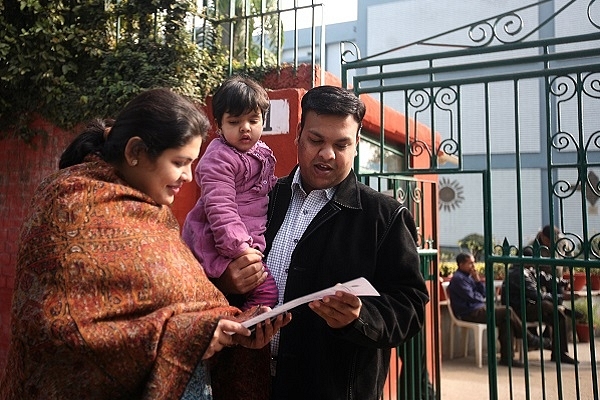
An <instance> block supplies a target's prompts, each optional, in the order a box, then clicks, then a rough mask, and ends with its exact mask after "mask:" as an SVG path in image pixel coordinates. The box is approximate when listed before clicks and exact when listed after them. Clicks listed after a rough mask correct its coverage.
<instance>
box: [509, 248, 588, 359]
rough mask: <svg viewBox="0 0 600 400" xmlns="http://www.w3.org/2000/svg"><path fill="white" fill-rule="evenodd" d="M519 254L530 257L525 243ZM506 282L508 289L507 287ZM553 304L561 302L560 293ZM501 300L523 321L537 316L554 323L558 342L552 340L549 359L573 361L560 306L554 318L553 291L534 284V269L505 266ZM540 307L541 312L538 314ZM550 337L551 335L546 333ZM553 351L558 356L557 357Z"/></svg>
mask: <svg viewBox="0 0 600 400" xmlns="http://www.w3.org/2000/svg"><path fill="white" fill-rule="evenodd" d="M523 255H524V256H528V257H531V256H532V255H533V251H532V250H531V248H529V247H526V248H525V249H524V250H523ZM507 282H508V290H507ZM522 291H524V292H525V294H524V295H525V304H521V297H522ZM557 300H559V301H558V302H557V304H560V303H562V297H561V298H560V299H557ZM501 301H502V304H507V303H508V305H510V307H511V308H512V309H513V310H515V312H516V313H517V314H518V315H519V317H520V318H521V319H525V320H526V321H528V322H529V321H539V320H540V319H541V320H542V322H544V323H545V324H546V325H547V326H550V327H555V326H557V325H558V339H559V340H558V343H557V344H556V343H552V346H551V347H550V348H551V349H552V355H551V357H550V359H551V360H552V361H557V360H560V362H561V363H562V364H577V363H578V362H577V361H576V360H574V359H573V358H572V357H570V356H569V355H568V354H567V353H568V346H567V323H566V317H565V313H564V310H563V309H562V308H559V309H558V310H557V312H558V321H555V320H554V299H553V294H552V293H550V292H546V291H544V290H542V288H541V287H540V286H538V280H537V277H536V271H535V269H534V268H532V267H531V266H529V265H525V266H523V265H522V264H514V265H512V266H511V267H510V268H509V270H508V276H507V278H506V280H505V281H504V283H503V286H502V296H501ZM540 309H541V314H540V312H539V311H540ZM550 337H551V338H552V340H554V335H550ZM557 353H558V354H559V356H558V357H557Z"/></svg>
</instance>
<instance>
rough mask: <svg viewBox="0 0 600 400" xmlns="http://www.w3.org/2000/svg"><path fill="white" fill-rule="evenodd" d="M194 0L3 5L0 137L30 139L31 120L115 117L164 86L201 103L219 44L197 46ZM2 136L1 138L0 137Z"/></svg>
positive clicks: (218, 70)
mask: <svg viewBox="0 0 600 400" xmlns="http://www.w3.org/2000/svg"><path fill="white" fill-rule="evenodd" d="M195 7H196V2H195V1H191V0H161V1H160V2H159V1H133V0H122V1H119V2H111V1H98V0H70V1H60V0H59V1H51V2H49V1H46V0H5V1H4V2H2V3H0V36H1V37H2V42H1V43H0V132H2V135H4V136H3V137H6V136H7V135H9V134H10V135H14V136H17V137H19V138H21V139H23V140H26V141H29V140H31V139H32V138H33V137H34V136H35V135H37V134H39V133H40V132H38V131H31V130H30V129H29V128H28V127H29V124H30V122H31V121H32V120H33V119H34V118H35V117H37V116H41V117H43V118H44V119H46V120H48V121H50V122H52V123H54V124H56V125H57V126H59V127H62V128H66V129H69V128H71V127H73V126H74V125H76V124H78V123H80V122H82V121H85V120H87V119H89V118H92V117H97V116H114V114H115V113H116V112H117V111H118V110H119V109H121V108H122V107H123V105H124V104H125V103H126V102H127V101H128V100H129V99H130V98H132V97H133V96H134V95H135V94H137V93H139V92H140V91H142V90H144V89H147V88H151V87H157V86H168V87H171V88H173V89H174V90H176V91H178V92H180V93H182V94H184V95H187V96H189V97H191V98H193V99H195V100H197V101H199V102H203V101H204V99H205V98H206V96H207V95H208V94H209V93H210V92H211V91H212V90H213V88H214V87H216V86H217V85H218V84H219V83H220V82H221V81H222V79H223V78H224V77H225V75H226V65H227V60H226V54H224V53H223V52H221V51H220V48H219V47H214V48H201V47H199V46H197V45H196V43H195V42H194V40H193V37H192V35H191V33H190V27H189V26H188V25H187V24H188V22H189V18H188V17H189V16H191V15H193V14H194V13H196V12H197V10H196V9H195ZM1 138H2V137H0V139H1Z"/></svg>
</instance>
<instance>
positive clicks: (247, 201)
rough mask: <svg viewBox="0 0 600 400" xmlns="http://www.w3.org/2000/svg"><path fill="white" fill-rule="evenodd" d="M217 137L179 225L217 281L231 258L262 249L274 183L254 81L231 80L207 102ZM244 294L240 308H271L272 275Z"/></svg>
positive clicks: (262, 97)
mask: <svg viewBox="0 0 600 400" xmlns="http://www.w3.org/2000/svg"><path fill="white" fill-rule="evenodd" d="M212 106H213V116H214V118H215V123H216V124H217V126H218V131H217V133H218V135H219V137H218V138H216V139H214V140H213V141H212V142H211V143H210V144H209V145H208V148H207V149H206V152H205V154H204V155H203V156H202V158H201V159H200V161H199V162H198V165H197V167H196V171H195V177H196V182H198V185H199V186H200V188H201V191H202V192H201V196H200V198H199V199H198V202H197V203H196V205H195V206H194V208H193V209H192V210H191V211H190V212H189V214H188V215H187V217H186V220H185V222H184V225H183V230H182V237H183V240H184V241H185V242H186V243H187V244H188V246H190V248H191V249H192V252H193V253H194V254H195V255H196V257H197V258H198V260H199V261H200V263H201V264H202V266H203V267H204V270H205V271H206V274H207V275H208V276H209V277H211V278H218V277H220V276H221V274H222V273H223V272H224V271H225V269H226V268H227V266H228V264H229V263H230V262H231V261H232V260H233V259H235V258H238V257H240V256H242V255H244V254H247V253H250V252H252V251H253V250H252V249H258V250H259V251H261V252H263V251H264V250H265V238H264V235H263V234H264V232H265V227H266V222H267V206H268V203H269V199H268V194H269V191H270V190H271V189H272V188H273V186H274V185H275V182H276V181H277V178H276V177H275V156H274V155H273V152H272V151H271V149H270V148H269V147H268V146H267V145H266V144H265V143H264V142H262V141H261V140H260V137H261V135H262V130H263V121H264V117H265V114H266V112H267V111H268V109H269V97H268V95H267V92H266V91H265V89H264V88H263V87H262V86H260V85H259V84H258V83H256V82H255V81H253V80H252V79H249V78H247V77H243V76H232V77H230V78H229V79H227V80H226V81H225V82H223V84H222V85H221V86H220V87H219V88H218V89H217V91H216V92H215V94H214V96H213V99H212ZM265 270H266V272H267V274H268V277H267V280H266V281H265V282H264V283H263V284H261V285H260V286H258V287H257V288H255V289H254V290H253V291H252V292H250V293H248V294H247V295H246V298H245V303H244V304H243V306H242V307H241V308H242V309H243V310H246V309H249V308H251V307H253V306H255V305H263V306H269V307H273V306H274V305H275V304H276V303H277V298H278V292H277V286H276V284H275V280H274V279H273V276H272V275H271V273H270V272H269V271H268V269H267V267H266V265H265Z"/></svg>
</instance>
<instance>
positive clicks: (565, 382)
mask: <svg viewBox="0 0 600 400" xmlns="http://www.w3.org/2000/svg"><path fill="white" fill-rule="evenodd" d="M594 344H595V356H596V365H595V369H596V371H595V374H596V375H595V379H596V380H598V379H600V337H597V338H596V341H595V343H594ZM574 350H575V349H574V348H573V345H572V344H570V345H569V354H570V355H571V356H573V355H574ZM543 355H544V361H543V362H542V361H541V358H540V352H539V350H538V351H531V352H529V354H528V357H529V368H528V370H527V372H528V375H527V378H528V379H529V385H527V383H526V371H525V369H522V368H513V369H512V370H511V371H510V372H509V369H508V367H503V366H498V369H497V377H498V378H497V379H498V399H501V400H504V399H511V400H521V399H523V400H529V399H534V400H560V399H564V400H598V399H600V397H599V396H600V394H598V393H597V392H596V394H594V386H593V383H592V380H593V379H594V370H593V368H592V367H593V366H592V363H591V356H590V355H591V354H590V344H589V343H578V344H577V358H578V359H579V361H580V364H579V365H578V366H577V367H575V366H573V365H562V364H561V373H560V374H559V373H558V372H557V368H556V364H555V363H554V362H551V361H550V351H547V350H544V353H543ZM559 378H562V379H559ZM577 383H578V384H577ZM441 385H442V388H441V394H442V400H485V399H489V398H490V396H489V380H488V369H487V359H484V366H483V368H478V367H477V366H476V365H475V360H474V356H473V355H470V356H469V357H467V358H455V359H454V360H448V359H444V360H443V361H442V383H441ZM597 385H600V383H597ZM527 386H529V390H530V391H529V393H527V390H526V388H527ZM596 390H598V386H596ZM511 393H512V397H511ZM559 393H561V395H560V396H559Z"/></svg>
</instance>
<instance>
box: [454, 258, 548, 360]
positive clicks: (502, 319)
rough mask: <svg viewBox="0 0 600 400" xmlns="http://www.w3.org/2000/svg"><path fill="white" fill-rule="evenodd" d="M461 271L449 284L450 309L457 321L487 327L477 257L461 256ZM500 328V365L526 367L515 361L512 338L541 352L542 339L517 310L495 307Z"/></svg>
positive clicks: (459, 263) (459, 259) (458, 260)
mask: <svg viewBox="0 0 600 400" xmlns="http://www.w3.org/2000/svg"><path fill="white" fill-rule="evenodd" d="M456 264H458V270H457V271H456V272H455V273H454V276H453V277H452V279H451V280H450V284H449V285H448V295H449V297H450V306H451V307H452V311H453V312H454V315H456V317H457V318H459V319H461V320H463V321H469V322H478V323H482V324H485V323H486V322H487V319H486V306H485V286H484V285H483V282H481V280H480V279H479V274H478V273H477V271H476V270H475V258H474V257H473V255H472V254H469V253H460V254H459V255H458V256H456ZM494 313H495V316H496V326H497V327H498V331H499V335H498V336H499V338H498V339H499V340H500V361H499V363H498V364H499V365H512V366H513V367H523V363H521V362H520V361H518V360H515V359H513V347H512V340H511V339H512V338H513V337H517V338H522V337H523V336H524V335H525V336H526V337H527V344H528V347H529V348H530V349H539V348H540V346H541V345H542V344H541V340H540V338H539V336H535V335H533V334H532V333H531V332H529V331H527V329H523V323H522V322H521V320H520V319H519V317H518V316H517V315H516V314H515V313H514V311H513V310H511V309H510V308H508V307H506V306H504V307H495V308H494Z"/></svg>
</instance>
